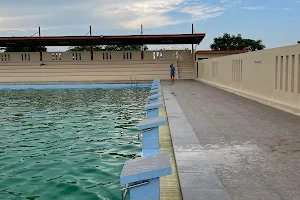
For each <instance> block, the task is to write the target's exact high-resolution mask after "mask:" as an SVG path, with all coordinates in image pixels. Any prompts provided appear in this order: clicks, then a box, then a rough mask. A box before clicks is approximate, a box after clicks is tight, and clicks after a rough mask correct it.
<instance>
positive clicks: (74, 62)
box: [0, 51, 192, 83]
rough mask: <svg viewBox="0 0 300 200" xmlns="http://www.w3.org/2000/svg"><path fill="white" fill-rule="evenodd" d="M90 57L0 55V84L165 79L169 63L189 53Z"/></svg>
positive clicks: (109, 53) (188, 56) (75, 54)
mask: <svg viewBox="0 0 300 200" xmlns="http://www.w3.org/2000/svg"><path fill="white" fill-rule="evenodd" d="M93 57H94V60H91V53H90V52H45V53H43V62H40V53H39V52H26V53H15V52H14V53H0V83H27V82H61V81H76V82H78V81H109V82H113V81H126V82H130V81H135V80H137V81H139V80H153V79H156V78H160V79H162V80H164V79H166V80H169V79H170V72H169V71H170V69H169V65H170V64H171V63H174V65H175V67H178V61H183V60H184V59H190V60H191V54H190V51H146V52H145V53H144V59H142V56H141V52H139V51H124V52H123V51H116V52H114V51H99V52H94V54H93ZM191 61H192V60H191ZM41 63H43V64H45V65H42V66H40V64H41ZM184 67H186V65H182V64H181V69H183V68H184ZM177 73H178V71H177Z"/></svg>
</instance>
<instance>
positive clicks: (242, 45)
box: [210, 33, 265, 51]
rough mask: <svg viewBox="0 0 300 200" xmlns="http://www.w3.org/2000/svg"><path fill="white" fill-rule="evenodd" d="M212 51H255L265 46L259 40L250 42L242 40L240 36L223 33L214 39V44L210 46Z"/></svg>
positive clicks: (250, 40) (249, 40)
mask: <svg viewBox="0 0 300 200" xmlns="http://www.w3.org/2000/svg"><path fill="white" fill-rule="evenodd" d="M210 48H211V49H212V50H248V51H256V50H263V49H264V48H265V45H263V44H262V41H261V40H252V39H246V38H242V35H241V34H238V35H230V34H229V33H224V35H223V36H220V37H217V38H214V43H213V44H212V45H210Z"/></svg>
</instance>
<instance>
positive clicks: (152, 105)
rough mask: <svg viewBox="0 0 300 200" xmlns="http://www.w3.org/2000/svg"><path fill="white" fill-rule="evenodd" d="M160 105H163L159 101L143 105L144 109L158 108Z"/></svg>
mask: <svg viewBox="0 0 300 200" xmlns="http://www.w3.org/2000/svg"><path fill="white" fill-rule="evenodd" d="M162 106H163V104H162V103H160V102H155V103H150V104H146V105H145V107H144V110H151V109H154V108H160V107H162Z"/></svg>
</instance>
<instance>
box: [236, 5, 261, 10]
mask: <svg viewBox="0 0 300 200" xmlns="http://www.w3.org/2000/svg"><path fill="white" fill-rule="evenodd" d="M242 9H244V10H265V9H266V7H264V6H253V7H242Z"/></svg>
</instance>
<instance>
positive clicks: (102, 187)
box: [0, 89, 148, 200]
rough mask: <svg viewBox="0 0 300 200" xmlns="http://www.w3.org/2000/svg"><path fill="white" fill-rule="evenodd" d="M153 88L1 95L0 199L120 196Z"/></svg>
mask: <svg viewBox="0 0 300 200" xmlns="http://www.w3.org/2000/svg"><path fill="white" fill-rule="evenodd" d="M147 96H148V90H146V89H136V90H129V89H128V90H101V89H93V90H21V91H13V90H6V91H5V90H2V91H1V90H0V111H1V112H0V199H1V200H2V199H3V200H19V199H29V200H48V199H51V200H52V199H59V200H60V199H62V200H71V199H79V200H94V199H95V200H96V199H112V200H118V199H121V188H122V186H121V185H120V184H119V180H120V177H119V175H120V172H121V170H122V166H123V164H124V162H125V161H126V160H129V159H132V158H135V157H139V156H140V152H141V141H139V140H138V139H137V134H138V131H137V129H136V125H137V124H138V122H139V121H140V120H142V119H144V118H145V112H144V111H143V106H144V104H145V99H146V98H147Z"/></svg>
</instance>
